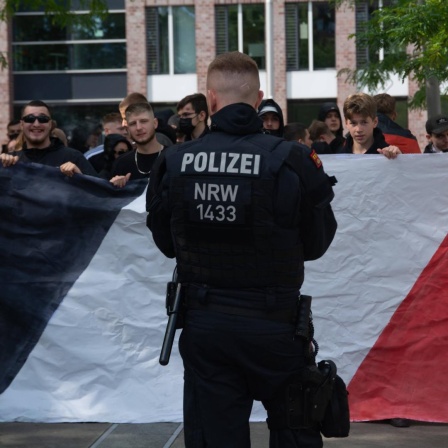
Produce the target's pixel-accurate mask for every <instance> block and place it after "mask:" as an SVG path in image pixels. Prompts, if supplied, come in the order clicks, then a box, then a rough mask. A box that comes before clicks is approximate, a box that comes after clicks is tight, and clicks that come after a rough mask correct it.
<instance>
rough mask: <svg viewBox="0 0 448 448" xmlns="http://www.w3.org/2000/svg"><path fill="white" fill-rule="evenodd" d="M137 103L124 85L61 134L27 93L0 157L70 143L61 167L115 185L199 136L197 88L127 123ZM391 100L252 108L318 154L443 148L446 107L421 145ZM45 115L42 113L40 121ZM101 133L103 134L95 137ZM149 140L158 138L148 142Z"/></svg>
mask: <svg viewBox="0 0 448 448" xmlns="http://www.w3.org/2000/svg"><path fill="white" fill-rule="evenodd" d="M136 103H142V104H143V103H145V104H149V102H148V100H147V98H146V97H145V96H144V95H143V94H141V93H137V92H134V93H131V94H130V95H128V96H127V97H126V98H124V99H123V101H121V103H120V104H119V106H118V110H117V111H111V112H109V113H108V114H106V115H105V116H104V117H103V118H102V121H101V123H100V124H91V123H89V124H87V125H86V126H84V127H82V126H79V127H77V128H75V129H74V130H73V132H72V135H71V137H70V140H68V139H67V136H66V135H65V133H64V131H63V130H62V129H60V128H58V126H57V123H56V121H55V120H53V119H51V111H50V108H49V107H48V106H47V105H46V104H45V103H43V102H42V101H39V100H34V101H31V102H30V103H29V104H28V105H26V106H25V107H24V108H23V109H22V112H21V117H20V118H18V119H14V120H12V121H10V122H9V123H8V125H7V142H6V143H4V144H3V145H2V152H1V155H0V160H1V162H2V164H3V165H4V166H9V165H11V164H13V163H15V162H16V161H18V160H21V161H33V162H39V163H43V164H48V165H54V164H55V163H56V162H57V163H59V162H60V160H59V157H56V158H54V157H43V155H44V153H48V152H49V151H50V150H51V152H54V151H55V150H56V149H58V148H59V149H60V148H71V149H74V150H76V153H74V152H72V151H70V153H71V154H72V155H71V156H68V155H67V154H68V152H67V151H66V150H65V149H64V151H63V152H64V153H65V154H66V156H65V159H64V161H65V162H71V163H72V164H73V165H65V166H64V167H63V168H61V171H64V172H66V174H71V175H72V174H73V173H75V172H76V173H79V172H81V173H84V174H90V175H95V176H99V177H102V178H104V179H107V180H109V181H111V182H112V183H113V184H114V185H116V186H117V187H120V186H123V185H125V184H126V182H127V181H128V180H132V179H141V178H145V177H148V176H149V173H150V171H151V166H152V164H153V162H154V160H155V158H156V156H155V155H154V154H158V153H159V150H162V149H163V148H165V147H168V146H171V145H173V144H177V143H182V142H184V141H188V140H194V139H197V138H201V137H203V136H204V135H205V134H207V133H208V132H209V130H210V123H209V111H208V106H207V100H206V97H205V95H203V94H202V93H195V94H191V95H188V96H186V97H185V98H183V99H181V100H180V101H179V102H178V104H177V107H176V112H174V111H173V110H171V109H165V110H162V111H159V112H157V113H155V112H154V111H153V109H152V107H151V106H149V109H148V110H147V111H146V113H145V114H146V115H147V117H146V118H145V119H143V120H142V119H141V117H140V118H139V119H138V120H137V121H136V122H135V123H134V121H133V123H132V126H129V125H128V124H127V118H126V110H127V108H128V107H130V106H131V105H133V104H136ZM395 103H396V100H395V98H393V97H392V96H390V95H389V94H387V93H381V94H377V95H375V96H370V95H367V94H365V93H356V94H353V95H350V96H349V97H348V98H347V99H346V100H345V102H344V106H343V113H342V114H341V111H340V110H339V107H338V106H337V104H336V103H332V102H326V103H323V104H322V106H321V108H320V110H319V113H318V116H317V118H316V119H315V120H313V121H312V122H311V123H310V124H309V125H308V126H307V125H305V124H303V123H301V122H289V123H285V122H284V114H283V111H282V109H281V108H280V106H279V105H278V104H277V103H276V102H275V101H274V100H273V99H266V100H263V101H262V102H261V104H260V106H259V108H258V116H259V117H260V119H261V122H262V124H261V125H260V132H264V133H266V134H271V135H274V136H277V137H282V138H284V139H285V140H287V141H296V142H298V143H300V144H303V145H305V146H307V147H308V148H310V149H311V150H314V151H315V152H316V153H317V154H338V153H352V154H378V153H381V154H384V155H385V156H387V157H396V155H397V154H400V153H403V154H408V153H417V154H418V153H443V152H448V115H446V114H439V115H436V116H432V117H429V119H428V121H427V122H426V137H427V139H428V144H427V146H425V148H420V147H419V145H418V142H417V139H416V137H415V136H414V135H413V134H412V133H411V131H409V130H408V129H405V128H403V127H401V126H400V125H399V124H398V123H397V122H396V121H395V120H396V117H397V112H396V107H395ZM36 107H37V109H36ZM33 112H35V113H36V114H37V115H36V114H34V115H33ZM142 113H143V112H142V111H141V109H140V114H142ZM145 114H144V115H145ZM30 116H35V117H36V120H35V121H34V123H30ZM39 116H40V117H41V119H39ZM42 117H43V118H42ZM46 118H49V120H48V121H45V120H46ZM146 119H147V120H146ZM344 127H345V131H344ZM101 133H102V134H103V140H104V142H103V144H100V145H98V141H99V138H100V137H101ZM37 136H39V137H37ZM36 137H37V138H36ZM153 141H156V142H158V144H154V143H151V142H153ZM31 149H34V150H37V149H39V152H38V153H36V154H35V152H36V151H34V152H33V151H31ZM43 149H45V150H46V151H42V150H43ZM79 154H83V155H84V158H85V159H86V160H87V161H88V164H87V165H86V163H85V161H84V160H83V161H82V162H80V158H79ZM78 165H79V166H78ZM57 166H60V165H57ZM75 166H76V167H75ZM67 167H69V168H68V169H67ZM92 168H93V170H92Z"/></svg>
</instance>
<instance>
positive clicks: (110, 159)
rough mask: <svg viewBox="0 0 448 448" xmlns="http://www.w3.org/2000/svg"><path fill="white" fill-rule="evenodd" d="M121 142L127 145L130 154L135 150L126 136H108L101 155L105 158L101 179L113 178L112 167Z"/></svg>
mask: <svg viewBox="0 0 448 448" xmlns="http://www.w3.org/2000/svg"><path fill="white" fill-rule="evenodd" d="M120 142H123V143H126V146H127V148H128V152H131V151H132V150H133V148H132V145H131V143H130V142H129V140H128V139H127V138H126V137H125V136H123V135H121V134H109V135H106V138H105V139H104V151H103V152H102V153H101V155H102V156H103V167H102V169H101V170H100V172H99V174H100V177H102V178H104V179H107V180H110V179H111V178H112V167H113V164H114V162H115V147H116V146H117V145H118V143H120ZM93 157H95V156H93ZM93 157H91V158H93Z"/></svg>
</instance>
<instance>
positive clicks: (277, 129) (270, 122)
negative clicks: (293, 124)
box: [258, 99, 285, 137]
mask: <svg viewBox="0 0 448 448" xmlns="http://www.w3.org/2000/svg"><path fill="white" fill-rule="evenodd" d="M258 116H259V117H260V118H261V119H262V120H263V132H264V133H265V134H271V135H275V136H276V137H283V132H284V130H285V123H284V120H283V112H282V109H281V107H280V106H279V105H278V104H277V103H276V102H275V101H274V100H272V99H268V100H263V101H262V102H261V104H260V107H259V108H258Z"/></svg>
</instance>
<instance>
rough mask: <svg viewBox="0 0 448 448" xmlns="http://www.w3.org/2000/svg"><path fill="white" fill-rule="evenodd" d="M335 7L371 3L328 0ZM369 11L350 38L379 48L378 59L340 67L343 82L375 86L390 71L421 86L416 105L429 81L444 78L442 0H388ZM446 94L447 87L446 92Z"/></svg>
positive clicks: (445, 9)
mask: <svg viewBox="0 0 448 448" xmlns="http://www.w3.org/2000/svg"><path fill="white" fill-rule="evenodd" d="M333 2H334V3H335V4H336V6H341V5H343V4H346V5H347V4H348V5H351V6H354V5H355V3H366V2H367V3H370V4H373V1H372V0H333ZM384 4H385V6H383V7H382V8H381V9H377V10H376V11H375V12H373V13H372V15H371V17H370V20H369V21H368V22H366V24H365V27H364V28H363V29H362V30H361V31H359V32H358V33H357V34H353V35H351V36H350V38H354V39H356V42H357V45H366V46H367V47H368V48H369V50H370V51H371V52H372V51H373V52H379V51H380V49H383V50H384V59H383V60H374V61H370V64H369V65H368V66H366V67H359V68H357V69H355V70H351V69H342V70H341V71H340V72H339V74H340V75H346V76H347V79H348V81H350V82H353V83H355V84H357V85H359V86H360V87H367V88H368V89H370V90H375V89H376V88H377V87H378V86H381V87H384V86H385V84H386V83H387V81H389V80H390V78H391V75H392V74H396V75H398V76H399V77H400V79H401V80H404V79H405V78H407V77H411V78H412V79H415V80H416V81H417V83H418V85H419V87H420V90H419V91H418V92H417V94H416V95H415V96H414V98H413V100H412V103H411V105H413V106H421V105H422V104H423V102H424V99H425V85H426V81H427V80H428V79H431V78H432V79H434V78H435V79H438V81H439V82H440V83H441V84H443V83H444V82H446V81H448V26H447V23H448V4H447V0H392V1H388V2H386V1H385V2H384ZM444 93H446V90H445V92H444Z"/></svg>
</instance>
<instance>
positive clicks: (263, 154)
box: [147, 103, 336, 289]
mask: <svg viewBox="0 0 448 448" xmlns="http://www.w3.org/2000/svg"><path fill="white" fill-rule="evenodd" d="M260 124H261V120H260V119H259V118H258V116H257V114H256V112H255V110H254V109H253V108H251V107H250V106H249V105H247V104H244V103H239V104H232V105H229V106H226V107H224V108H223V109H221V110H220V111H219V112H217V113H216V114H214V115H213V116H212V124H211V132H210V133H209V134H207V135H206V136H205V137H203V138H202V139H197V140H194V141H192V142H188V143H183V144H182V145H177V146H172V147H170V148H167V149H166V150H165V151H164V152H163V153H162V155H161V157H160V159H159V160H158V161H157V162H156V164H155V165H154V168H153V172H152V173H151V177H150V186H149V189H148V194H147V210H148V220H147V225H148V227H149V228H150V230H151V231H152V233H153V237H154V241H155V243H156V245H157V246H158V247H159V249H160V250H161V251H162V252H163V253H164V254H165V255H166V256H168V257H174V256H175V257H176V259H177V266H178V274H179V280H180V281H183V282H187V283H189V282H193V283H201V284H209V285H211V286H217V287H228V286H229V285H231V286H232V287H237V288H261V287H264V288H265V287H269V286H273V287H287V288H293V289H294V288H296V289H297V288H300V285H301V283H302V281H303V262H304V260H305V259H307V257H310V256H311V255H312V256H314V257H315V258H318V257H319V256H321V255H322V254H323V253H324V252H325V250H326V249H327V248H328V246H329V244H330V242H331V240H332V238H333V236H334V232H335V230H336V222H335V220H334V216H333V213H332V211H331V206H330V202H331V200H332V198H333V190H332V188H331V183H330V180H329V178H328V176H327V175H326V174H325V172H324V170H323V168H322V164H321V162H320V160H319V158H318V157H317V155H316V154H315V153H311V151H309V149H308V148H306V147H305V146H303V145H300V144H298V143H295V142H286V141H284V140H283V139H280V138H278V137H274V136H271V135H264V134H261V133H260V128H261V126H260ZM314 211H317V214H315V215H313V212H314ZM317 229H318V230H317ZM305 243H307V244H308V246H307V247H312V250H313V251H316V250H317V252H314V253H311V252H307V250H306V248H305Z"/></svg>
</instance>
